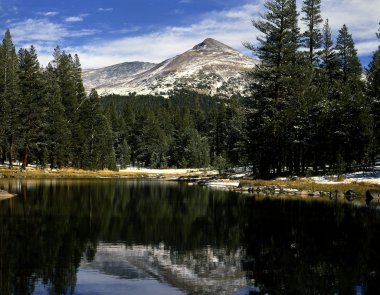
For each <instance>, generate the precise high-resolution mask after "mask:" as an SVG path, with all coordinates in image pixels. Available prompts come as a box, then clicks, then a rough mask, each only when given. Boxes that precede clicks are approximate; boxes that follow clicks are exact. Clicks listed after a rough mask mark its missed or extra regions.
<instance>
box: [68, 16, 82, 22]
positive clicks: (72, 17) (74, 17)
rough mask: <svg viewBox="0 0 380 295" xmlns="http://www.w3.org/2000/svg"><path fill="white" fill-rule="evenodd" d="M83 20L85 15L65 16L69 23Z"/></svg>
mask: <svg viewBox="0 0 380 295" xmlns="http://www.w3.org/2000/svg"><path fill="white" fill-rule="evenodd" d="M81 21H83V17H81V16H70V17H66V18H65V22H69V23H76V22H81Z"/></svg>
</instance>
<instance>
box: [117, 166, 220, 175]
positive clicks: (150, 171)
mask: <svg viewBox="0 0 380 295" xmlns="http://www.w3.org/2000/svg"><path fill="white" fill-rule="evenodd" d="M120 172H136V173H146V174H178V175H186V174H204V173H205V172H207V174H208V175H210V174H212V175H217V174H218V172H217V171H209V170H205V169H150V168H140V167H128V168H126V169H120Z"/></svg>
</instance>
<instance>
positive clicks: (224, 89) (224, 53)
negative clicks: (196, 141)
mask: <svg viewBox="0 0 380 295" xmlns="http://www.w3.org/2000/svg"><path fill="white" fill-rule="evenodd" d="M257 64H258V61H257V60H254V59H252V58H249V57H247V56H245V55H243V54H242V53H240V52H238V51H236V50H234V49H233V48H231V47H229V46H227V45H225V44H223V43H221V42H219V41H217V40H214V39H211V38H208V39H206V40H204V41H203V42H201V43H200V44H198V45H196V46H194V47H193V48H192V49H190V50H188V51H186V52H185V53H183V54H180V55H177V56H175V57H173V58H171V59H168V60H166V61H163V62H162V63H160V64H158V65H155V64H149V63H132V64H130V63H125V64H121V65H115V66H111V67H107V68H103V69H98V70H92V71H87V72H85V73H84V75H83V81H84V84H85V87H86V90H87V91H88V90H90V89H91V88H95V89H96V90H97V91H98V92H99V94H101V95H105V94H112V93H113V94H120V95H128V94H130V93H137V94H153V95H164V96H165V95H167V94H168V93H169V92H170V91H172V90H174V89H188V90H194V91H197V92H200V93H204V94H208V95H216V94H218V95H223V96H231V95H233V94H235V93H240V94H242V95H244V94H246V93H247V91H248V85H249V82H248V79H247V75H246V74H247V72H249V71H252V70H253V69H254V68H255V67H256V66H257Z"/></svg>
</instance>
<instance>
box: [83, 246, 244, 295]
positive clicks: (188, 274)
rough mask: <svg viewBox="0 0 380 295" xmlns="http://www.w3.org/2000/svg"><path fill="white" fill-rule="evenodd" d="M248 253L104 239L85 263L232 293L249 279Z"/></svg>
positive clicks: (198, 290)
mask: <svg viewBox="0 0 380 295" xmlns="http://www.w3.org/2000/svg"><path fill="white" fill-rule="evenodd" d="M244 255H245V253H244V250H242V249H239V250H236V251H235V252H229V253H227V251H226V250H224V249H212V248H211V247H207V248H204V249H201V250H198V251H191V252H179V251H172V250H170V249H168V248H167V247H165V245H164V244H163V243H161V244H160V245H158V246H143V245H135V246H125V245H123V244H106V243H101V244H100V245H99V246H98V248H97V254H96V257H95V259H94V260H93V261H92V262H88V261H83V262H82V266H83V267H86V268H93V269H97V270H99V271H100V272H103V273H106V274H109V275H113V276H118V277H120V278H125V279H146V278H149V277H151V278H155V279H158V280H159V281H165V282H168V283H170V284H171V285H173V286H176V287H177V288H179V289H182V290H183V291H185V292H187V293H189V294H194V293H195V294H233V293H234V292H236V291H237V290H238V289H241V288H243V287H245V286H247V285H248V284H249V283H250V282H249V281H248V279H247V278H246V273H245V272H244V271H243V267H242V262H241V261H242V259H243V257H244Z"/></svg>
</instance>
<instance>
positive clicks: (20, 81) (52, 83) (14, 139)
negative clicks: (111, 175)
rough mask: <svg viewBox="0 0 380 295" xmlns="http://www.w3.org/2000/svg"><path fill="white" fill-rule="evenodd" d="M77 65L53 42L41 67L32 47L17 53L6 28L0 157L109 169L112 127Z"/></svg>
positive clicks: (0, 60) (0, 51) (0, 55)
mask: <svg viewBox="0 0 380 295" xmlns="http://www.w3.org/2000/svg"><path fill="white" fill-rule="evenodd" d="M81 72H82V70H81V65H80V62H79V58H78V56H77V55H75V56H71V55H70V54H66V53H65V52H62V51H61V50H60V49H59V48H58V47H57V48H56V49H55V50H54V54H53V60H52V61H51V62H50V63H49V64H48V66H47V67H46V68H42V67H41V66H40V64H39V62H38V58H37V53H36V50H35V48H34V47H33V46H31V47H30V48H29V49H24V48H21V49H20V50H19V51H18V52H17V53H16V50H15V47H14V45H13V43H12V37H11V34H10V32H9V30H7V31H6V33H5V37H4V39H3V42H2V44H1V46H0V162H1V163H2V164H4V163H5V162H6V161H7V162H8V163H9V167H13V165H14V164H15V163H20V164H21V167H22V168H25V167H26V166H27V165H28V164H29V163H31V162H33V163H37V164H38V165H40V166H50V167H58V168H60V167H64V166H72V167H77V168H86V169H95V168H112V169H113V168H115V167H116V162H115V153H114V150H113V145H112V141H113V139H112V130H111V126H110V124H109V120H108V119H107V118H106V117H105V115H104V114H103V112H102V109H101V105H100V98H99V97H98V95H97V93H96V92H95V91H92V92H91V93H90V94H89V95H88V96H87V95H86V93H85V90H84V87H83V83H82V78H81Z"/></svg>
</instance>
